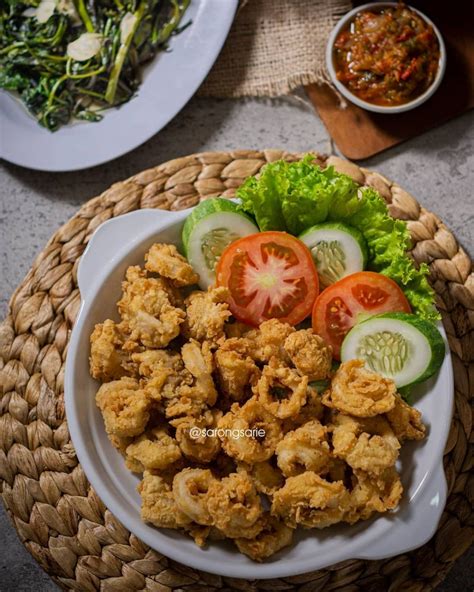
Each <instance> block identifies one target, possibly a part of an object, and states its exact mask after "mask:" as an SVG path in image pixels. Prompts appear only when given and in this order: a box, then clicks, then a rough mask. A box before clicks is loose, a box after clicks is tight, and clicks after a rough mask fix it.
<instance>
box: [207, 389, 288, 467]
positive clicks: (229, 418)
mask: <svg viewBox="0 0 474 592" xmlns="http://www.w3.org/2000/svg"><path fill="white" fill-rule="evenodd" d="M218 427H219V429H220V430H221V431H222V430H224V432H223V433H222V435H221V433H219V438H220V439H221V442H222V447H223V449H224V450H225V452H226V453H227V454H228V455H229V456H231V457H232V458H235V459H236V460H239V461H243V462H248V463H256V462H263V461H265V460H268V459H269V458H270V457H271V456H272V455H273V453H274V452H275V448H276V445H277V443H278V441H279V440H280V439H281V435H282V432H281V426H280V422H279V421H278V420H277V419H275V417H273V415H272V414H271V413H269V412H268V411H267V410H266V409H265V407H263V405H261V404H260V403H259V402H258V401H256V400H255V399H253V398H252V399H250V400H248V401H247V402H246V403H245V405H243V406H242V407H240V406H239V404H238V403H234V404H233V405H232V407H231V410H230V411H229V413H226V414H225V415H224V417H223V418H222V419H221V420H220V421H219V423H218Z"/></svg>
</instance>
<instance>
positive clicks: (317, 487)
mask: <svg viewBox="0 0 474 592" xmlns="http://www.w3.org/2000/svg"><path fill="white" fill-rule="evenodd" d="M348 502H349V492H348V490H347V489H346V488H345V487H344V484H343V483H342V482H341V481H335V482H333V483H330V482H329V481H326V480H325V479H323V478H322V477H320V476H319V475H316V473H313V472H311V471H307V472H306V473H302V474H301V475H297V476H296V477H289V478H288V479H287V480H286V483H285V485H284V486H283V487H282V488H281V489H280V490H278V491H277V492H276V493H275V495H274V496H273V502H272V510H271V512H272V515H273V516H277V517H278V518H280V519H281V520H283V521H284V522H285V524H286V525H287V526H289V527H290V528H296V527H297V526H298V525H300V526H303V527H304V528H326V527H327V526H331V524H336V522H340V521H341V520H342V519H343V517H344V514H345V511H346V508H347V504H348Z"/></svg>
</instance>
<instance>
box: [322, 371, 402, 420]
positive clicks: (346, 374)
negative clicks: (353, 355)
mask: <svg viewBox="0 0 474 592" xmlns="http://www.w3.org/2000/svg"><path fill="white" fill-rule="evenodd" d="M395 393H396V387H395V383H394V382H393V380H390V379H389V378H384V377H382V376H380V375H379V374H377V373H376V372H372V371H371V370H368V369H367V368H366V367H365V364H364V361H363V360H349V361H348V362H344V363H343V364H341V365H340V366H339V369H338V370H337V372H336V374H335V375H334V377H333V379H332V381H331V388H330V389H329V390H328V391H326V393H325V394H324V396H323V403H324V404H325V405H327V406H328V407H333V408H335V409H338V410H339V411H342V412H343V413H348V414H350V415H355V416H356V417H374V416H375V415H379V414H380V413H386V412H387V411H390V409H393V407H394V405H395Z"/></svg>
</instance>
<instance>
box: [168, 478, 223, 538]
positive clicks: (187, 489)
mask: <svg viewBox="0 0 474 592" xmlns="http://www.w3.org/2000/svg"><path fill="white" fill-rule="evenodd" d="M214 483H216V479H215V478H214V477H213V475H212V473H211V471H209V469H190V468H187V469H183V470H182V471H181V472H179V473H178V474H177V475H175V477H174V479H173V494H174V499H175V501H176V504H177V506H178V508H179V509H180V510H181V512H183V513H184V514H186V516H188V517H189V518H190V519H191V520H192V521H193V522H196V523H197V524H203V525H205V526H207V525H211V524H212V523H213V514H212V512H210V511H209V509H208V498H209V490H210V489H211V487H212V486H213V484H214Z"/></svg>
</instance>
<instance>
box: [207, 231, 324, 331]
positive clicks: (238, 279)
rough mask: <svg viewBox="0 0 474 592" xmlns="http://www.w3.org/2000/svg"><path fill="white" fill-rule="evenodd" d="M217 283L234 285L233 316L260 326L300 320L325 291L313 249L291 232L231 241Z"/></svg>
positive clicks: (221, 264) (222, 259)
mask: <svg viewBox="0 0 474 592" xmlns="http://www.w3.org/2000/svg"><path fill="white" fill-rule="evenodd" d="M216 283H217V285H218V286H227V287H228V288H229V291H230V298H229V308H230V310H231V312H232V314H233V315H234V316H235V317H236V318H237V319H238V320H239V321H242V322H244V323H248V324H249V325H256V326H258V325H260V323H263V321H266V320H268V319H272V318H277V319H280V320H281V321H282V322H284V323H290V324H291V325H296V324H297V323H300V322H301V321H302V320H303V319H305V318H306V317H307V316H309V315H310V314H311V308H312V306H313V303H314V301H315V299H316V296H317V295H318V292H319V283H318V274H317V271H316V267H315V265H314V262H313V258H312V256H311V253H310V251H309V249H308V247H307V246H306V245H305V244H303V243H302V242H301V241H300V240H298V239H297V238H295V237H294V236H291V235H290V234H287V233H286V232H273V231H269V232H258V233H256V234H251V235H249V236H244V237H243V238H241V239H239V240H236V241H235V242H233V243H231V244H230V245H229V246H228V247H227V248H226V249H225V250H224V252H223V253H222V255H221V258H220V259H219V263H218V264H217V269H216Z"/></svg>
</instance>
